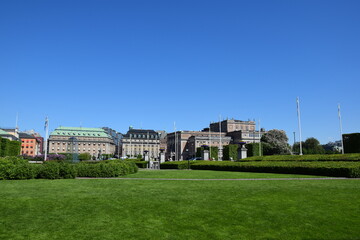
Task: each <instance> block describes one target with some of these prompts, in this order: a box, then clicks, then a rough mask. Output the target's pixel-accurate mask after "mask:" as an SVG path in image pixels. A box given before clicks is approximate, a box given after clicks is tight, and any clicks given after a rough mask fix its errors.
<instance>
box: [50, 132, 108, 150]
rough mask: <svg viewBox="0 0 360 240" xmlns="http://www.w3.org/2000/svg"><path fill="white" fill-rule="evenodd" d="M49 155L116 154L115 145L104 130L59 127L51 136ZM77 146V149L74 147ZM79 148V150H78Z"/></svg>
mask: <svg viewBox="0 0 360 240" xmlns="http://www.w3.org/2000/svg"><path fill="white" fill-rule="evenodd" d="M48 144H49V147H48V151H49V153H73V152H74V151H75V152H77V153H90V155H92V156H94V157H98V156H99V154H114V153H115V143H114V141H113V139H112V137H111V136H110V135H109V134H108V133H107V132H106V131H105V130H104V129H102V128H84V127H58V128H56V129H55V130H54V131H53V132H52V133H50V136H49V143H48ZM74 144H76V145H77V147H75V146H74ZM76 148H77V149H76Z"/></svg>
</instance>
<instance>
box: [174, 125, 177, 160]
mask: <svg viewBox="0 0 360 240" xmlns="http://www.w3.org/2000/svg"><path fill="white" fill-rule="evenodd" d="M174 134H175V139H174V140H175V141H174V144H175V156H174V160H175V161H177V160H176V156H177V151H176V150H177V146H176V122H175V121H174Z"/></svg>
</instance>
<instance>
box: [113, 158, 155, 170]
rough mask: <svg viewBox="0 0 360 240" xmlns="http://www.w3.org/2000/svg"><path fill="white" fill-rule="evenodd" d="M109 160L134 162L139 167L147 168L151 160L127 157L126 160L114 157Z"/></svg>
mask: <svg viewBox="0 0 360 240" xmlns="http://www.w3.org/2000/svg"><path fill="white" fill-rule="evenodd" d="M106 161H108V162H133V163H135V164H136V166H137V167H138V168H147V166H148V164H149V162H147V161H142V160H141V159H125V160H121V159H114V160H106Z"/></svg>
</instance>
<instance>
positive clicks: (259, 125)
mask: <svg viewBox="0 0 360 240" xmlns="http://www.w3.org/2000/svg"><path fill="white" fill-rule="evenodd" d="M259 137H260V138H259V156H261V155H262V154H261V127H260V119H259Z"/></svg>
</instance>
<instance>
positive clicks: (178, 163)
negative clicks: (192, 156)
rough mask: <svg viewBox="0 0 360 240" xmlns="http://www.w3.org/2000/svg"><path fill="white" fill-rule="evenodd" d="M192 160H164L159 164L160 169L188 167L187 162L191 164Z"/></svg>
mask: <svg viewBox="0 0 360 240" xmlns="http://www.w3.org/2000/svg"><path fill="white" fill-rule="evenodd" d="M193 162H194V161H175V162H164V163H161V164H160V169H188V164H190V165H191V164H192V163H193Z"/></svg>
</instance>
